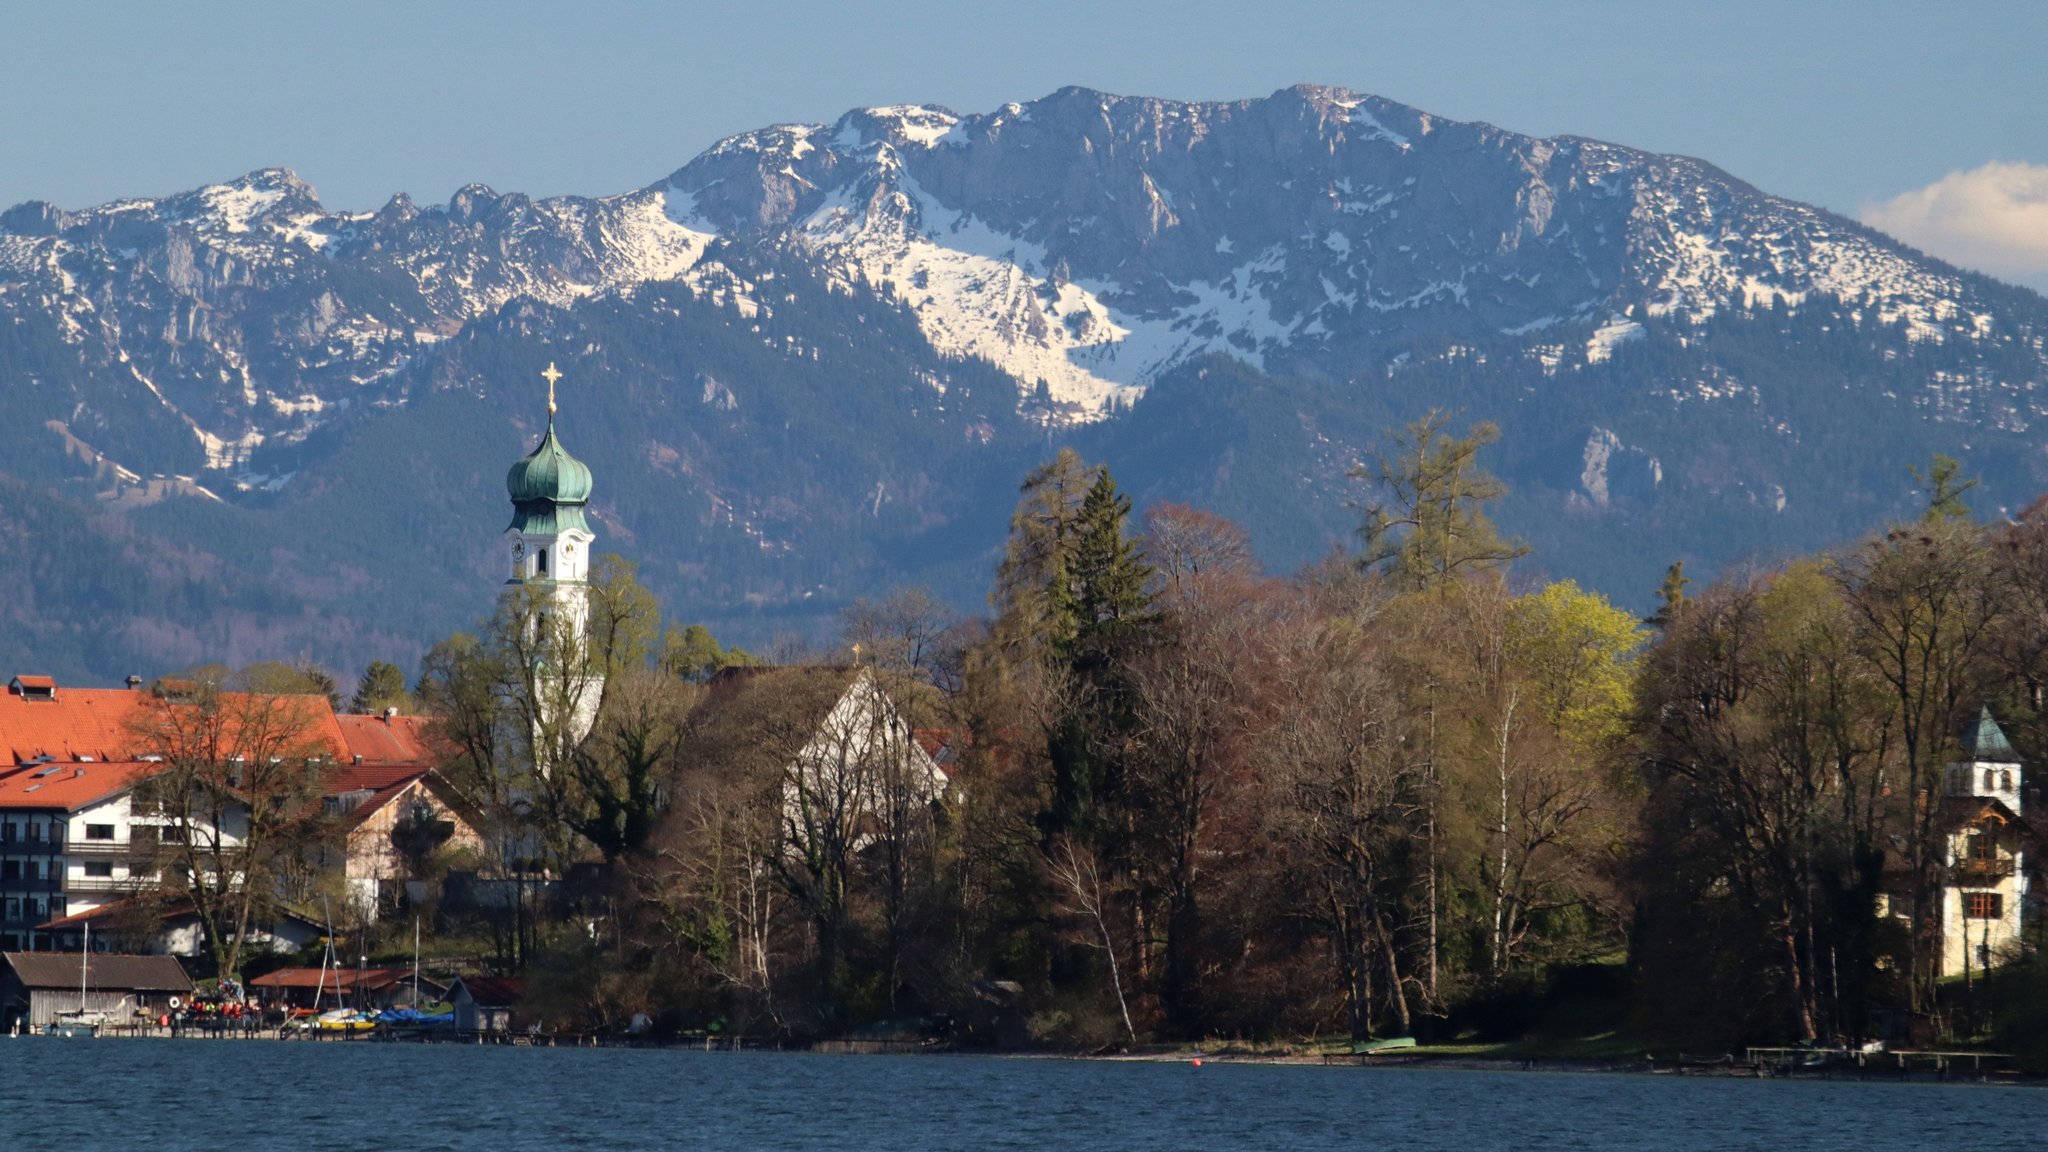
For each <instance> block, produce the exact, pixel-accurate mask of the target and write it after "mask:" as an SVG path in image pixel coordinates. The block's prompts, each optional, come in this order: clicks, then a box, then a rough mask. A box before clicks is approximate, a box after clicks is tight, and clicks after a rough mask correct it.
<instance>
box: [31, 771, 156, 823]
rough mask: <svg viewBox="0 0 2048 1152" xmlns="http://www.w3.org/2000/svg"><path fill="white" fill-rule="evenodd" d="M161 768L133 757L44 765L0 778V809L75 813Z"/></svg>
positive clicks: (129, 786)
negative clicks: (52, 809) (128, 758)
mask: <svg viewBox="0 0 2048 1152" xmlns="http://www.w3.org/2000/svg"><path fill="white" fill-rule="evenodd" d="M162 768H163V765H161V764H147V763H142V762H139V761H133V760H117V761H114V762H113V763H106V762H95V763H91V764H45V765H43V766H42V767H34V766H29V767H25V768H21V769H17V770H16V771H13V772H10V773H8V774H7V775H6V776H4V777H0V809H23V808H57V809H61V810H63V811H65V812H76V811H78V810H79V809H81V808H87V807H90V806H92V805H94V804H97V803H98V802H100V801H102V800H105V799H107V798H108V797H110V796H117V795H119V794H120V793H122V792H124V791H126V790H127V789H129V788H131V787H133V786H134V784H135V782H136V781H138V780H141V779H142V778H144V777H146V776H148V775H150V774H151V773H153V772H157V771H159V770H161V769H162Z"/></svg>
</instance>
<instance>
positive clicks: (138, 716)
mask: <svg viewBox="0 0 2048 1152" xmlns="http://www.w3.org/2000/svg"><path fill="white" fill-rule="evenodd" d="M15 681H16V682H18V683H21V684H30V683H31V682H34V683H35V684H36V685H43V686H47V687H48V688H49V690H50V691H51V696H50V697H49V698H47V699H32V698H30V697H28V696H25V695H22V694H20V693H16V692H12V691H10V692H8V693H6V694H5V695H0V769H4V768H5V767H6V766H7V765H8V764H10V763H13V764H27V763H29V762H31V761H33V760H36V759H37V758H39V757H48V758H50V759H52V760H61V761H65V762H67V763H68V762H72V761H93V760H131V759H134V758H135V757H136V756H137V755H142V754H146V753H148V752H150V751H152V750H151V749H146V748H139V747H137V746H136V745H137V743H138V740H137V738H136V736H135V728H136V726H137V723H138V722H141V721H143V720H144V715H143V714H144V712H145V711H146V710H147V709H151V708H181V707H187V705H185V704H183V703H181V702H179V701H178V700H176V699H175V698H166V697H162V696H158V695H156V694H155V693H152V692H138V691H134V690H131V689H125V688H64V687H61V686H57V685H55V684H54V682H52V681H50V678H49V677H47V676H17V677H15ZM229 699H230V700H237V699H243V697H239V696H234V695H230V696H229ZM276 700H277V706H278V707H280V708H283V707H293V708H302V709H304V710H305V712H306V719H307V721H308V722H309V724H308V727H309V730H308V731H307V733H306V736H307V737H308V739H309V740H310V741H311V742H312V743H314V744H316V745H318V746H319V747H320V749H321V750H322V751H323V752H325V753H326V754H327V755H329V756H332V757H334V758H335V759H336V760H350V759H353V758H355V757H356V756H358V755H361V756H362V757H363V758H364V759H365V760H388V761H397V760H416V761H419V762H421V763H431V762H432V759H433V754H432V752H431V750H430V748H429V745H428V744H427V741H426V736H425V729H426V725H427V721H425V720H419V719H412V718H405V717H400V718H398V720H399V722H398V723H394V724H391V725H388V726H387V725H384V721H383V719H382V717H369V716H364V717H350V718H349V719H350V721H351V724H350V729H352V730H355V731H356V732H357V736H356V738H355V739H354V740H351V739H350V738H349V737H348V736H347V735H346V734H345V730H344V727H343V724H342V722H341V718H339V717H337V716H336V715H335V714H334V708H333V706H332V705H330V704H329V703H328V702H327V698H326V697H324V696H280V697H277V698H276ZM370 723H374V724H377V725H379V726H381V727H384V728H385V732H386V733H388V734H389V735H388V736H385V737H383V738H380V739H377V740H375V741H374V742H372V736H371V735H370V734H368V733H367V732H366V729H367V725H368V724H370ZM357 744H362V745H364V750H363V751H360V752H359V751H357V750H356V748H355V745H357Z"/></svg>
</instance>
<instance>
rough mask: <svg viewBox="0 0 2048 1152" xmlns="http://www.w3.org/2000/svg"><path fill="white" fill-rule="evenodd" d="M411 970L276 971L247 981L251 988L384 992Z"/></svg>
mask: <svg viewBox="0 0 2048 1152" xmlns="http://www.w3.org/2000/svg"><path fill="white" fill-rule="evenodd" d="M411 979H412V969H410V968H381V967H380V968H362V969H356V968H329V969H326V970H325V971H324V972H323V971H322V970H321V969H318V968H279V969H278V970H277V971H275V972H266V973H264V974H263V975H261V976H258V977H256V978H255V979H254V980H251V981H249V987H251V988H305V989H314V988H318V987H320V986H321V985H322V983H323V982H324V983H325V985H326V986H327V987H328V988H339V989H341V990H342V991H344V992H346V991H348V990H349V989H351V988H355V987H358V986H360V987H363V988H385V987H389V986H390V985H392V984H396V983H398V982H399V981H400V980H411Z"/></svg>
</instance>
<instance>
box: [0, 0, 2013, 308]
mask: <svg viewBox="0 0 2048 1152" xmlns="http://www.w3.org/2000/svg"><path fill="white" fill-rule="evenodd" d="M0 44H4V45H6V54H5V59H6V64H5V66H4V67H0V205H8V204H14V203H17V202H19V201H22V200H27V199H43V200H50V201H54V202H55V203H57V204H58V205H60V206H63V207H70V208H75V207H82V206H86V205H90V204H97V203H103V202H105V201H107V200H111V199H116V198H120V197H124V196H148V195H159V194H163V193H169V192H175V191H181V190H184V189H188V188H193V187H197V186H199V185H201V184H204V183H207V182H211V181H217V180H224V179H228V178H231V177H234V176H236V175H239V174H241V173H243V172H247V171H250V170H253V169H256V168H262V167H270V166H280V167H286V168H290V169H292V170H294V171H296V172H297V173H298V174H299V175H300V176H301V177H303V178H304V179H306V180H307V181H309V182H310V183H312V184H313V185H314V187H315V188H316V189H317V190H318V191H319V193H320V196H321V200H322V202H323V203H325V204H326V205H327V206H328V207H330V208H336V209H352V210H361V209H368V208H374V207H376V206H378V205H380V204H382V203H383V202H384V201H385V200H387V199H389V198H390V197H391V195H392V194H393V193H396V192H399V191H404V192H407V193H409V194H410V195H412V196H413V198H414V199H416V200H419V201H421V202H423V203H427V202H439V201H445V200H446V199H447V197H448V196H449V195H450V194H451V193H452V192H454V191H455V189H457V188H459V187H461V186H462V185H464V184H468V183H471V182H481V183H485V184H489V185H491V186H492V187H494V188H496V189H498V190H499V191H522V192H527V193H530V194H534V195H551V194H556V193H580V194H602V193H611V192H619V191H625V190H628V189H632V188H637V187H641V186H644V185H646V184H649V183H652V182H654V181H655V180H657V179H659V178H660V177H662V176H664V175H666V174H668V173H669V172H671V171H673V170H675V169H676V168H679V167H681V166H682V165H683V164H684V163H686V162H687V161H688V160H689V159H690V158H691V157H692V156H694V155H696V154H697V153H698V152H699V151H701V150H702V149H704V148H705V147H706V146H708V145H710V144H711V143H713V142H714V141H716V140H718V139H719V138H721V137H724V136H727V135H730V134H732V133H735V132H742V131H746V130H749V129H752V128H758V127H762V126H764V125H767V124H771V123H778V122H786V121H829V120H832V119H835V118H836V117H837V116H838V115H839V114H840V113H841V112H844V111H845V110H847V109H848V108H853V107H859V106H865V105H875V104H893V103H933V104H943V105H946V106H948V107H950V108H953V109H954V110H956V111H960V112H975V111H987V110H989V109H991V108H994V107H995V106H997V105H999V104H1003V103H1006V102H1008V101H1012V100H1017V101H1024V100H1030V99H1033V98H1036V97H1039V96H1043V95H1045V94H1047V93H1049V92H1051V91H1053V90H1054V89H1057V88H1060V87H1063V86H1065V85H1068V84H1081V85H1086V86H1089V87H1094V88H1100V89H1104V90H1107V91H1111V92H1117V93H1122V94H1130V95H1146V96H1162V97H1171V98H1180V99H1200V100H1222V99H1240V98H1245V97H1251V96H1261V95H1265V94H1267V93H1270V92H1272V91H1274V90H1276V89H1279V88H1283V87H1286V86H1288V85H1291V84H1295V83H1300V82H1313V83H1323V84H1337V85H1343V86H1345V87H1349V88H1353V89H1356V90H1358V91H1361V92H1370V93H1374V94H1377V95H1381V96H1385V97H1388V98H1390V99H1393V100H1398V101H1401V102H1403V103H1407V104H1412V105H1414V106H1416V107H1419V108H1422V109H1424V110H1426V111H1429V112H1432V113H1435V114H1438V115H1442V116H1449V117H1452V118H1455V119H1461V120H1485V121H1489V122H1491V123H1494V124H1497V125H1500V126H1502V127H1505V128H1510V129H1514V130H1517V131H1522V132H1530V133H1535V134H1539V135H1552V134H1564V133H1570V134H1575V135H1582V136H1592V137H1596V138H1599V139H1603V140H1609V141H1613V142H1615V143H1620V144H1627V145H1630V146H1634V147H1638V148H1646V149H1651V150H1655V151H1661V152H1678V153H1684V154H1687V155H1692V156H1698V157H1701V158H1703V159H1706V160H1708V161H1711V162H1713V163H1714V164H1716V165H1718V166H1720V167H1721V168H1723V169H1725V170H1727V171H1729V172H1731V173H1733V174H1734V175H1736V176H1738V177H1740V178H1742V179H1745V180H1747V181H1749V182H1750V183H1752V184H1755V185H1756V186H1758V187H1760V188H1762V189H1764V190H1765V191H1768V192H1772V193H1775V194H1778V195H1781V196H1788V197H1791V198H1793V199H1797V200H1803V201H1807V202H1809V203H1815V204H1819V205H1822V206H1824V207H1827V208H1832V209H1834V210H1836V211H1839V212H1844V213H1847V214H1850V215H1854V216H1858V217H1860V218H1863V219H1866V220H1868V221H1870V222H1872V223H1875V224H1877V225H1878V226H1879V227H1882V228H1885V229H1886V230H1887V231H1891V232H1893V233H1894V234H1896V235H1899V236H1901V237H1902V238H1904V239H1906V240H1908V241H1909V242H1912V243H1914V244H1916V245H1917V246H1919V247H1921V248H1923V249H1925V250H1927V251H1929V252H1932V253H1934V254H1935V255H1939V256H1943V257H1946V258H1948V259H1951V260H1954V261H1957V262H1959V263H1964V264H1966V265H1968V266H1971V267H1976V268H1980V269H1982V270H1984V271H1988V272H1991V273H1993V274H1994V275H1999V276H2002V277H2004V278H2006V279H2009V280H2014V281H2017V282H2022V283H2028V284H2030V285H2032V286H2034V287H2037V288H2042V289H2048V66H2044V65H2043V63H2042V60H2043V57H2042V54H2041V46H2042V45H2043V44H2048V2H2043V0H1995V2H1994V0H1984V2H1971V0H1948V2H1947V3H1943V4H1928V3H1925V2H1924V0H1917V2H1914V3H1903V2H1894V0H1862V2H1859V3H1857V4H1853V5H1847V4H1821V3H1804V4H1802V3H1796V2H1792V0H1776V2H1774V3H1757V2H1751V0H1717V2H1715V3H1711V4H1701V3H1685V4H1677V3H1660V2H1656V0H1633V2H1630V3H1615V2H1608V0H1550V2H1537V0H1470V2H1464V3H1457V2H1448V3H1427V4H1425V3H1415V2H1413V0H1410V2H1408V3H1401V4H1381V3H1342V2H1339V0H1321V2H1317V3H1304V2H1296V0H1177V2H1174V3H1153V2H1144V3H1114V2H1110V0H1096V2H1094V3H1072V2H1069V0H1032V2H1031V3H1025V4H1015V3H1006V4H987V3H975V2H970V0H951V2H948V3H941V2H934V0H889V2H883V0H834V2H815V0H780V2H777V0H769V2H760V0H757V2H754V3H727V2H696V3H690V2H683V0H669V2H665V3H647V2H623V0H619V2H608V0H580V2H579V3H577V4H575V5H569V4H564V3H560V2H559V0H555V2H552V3H545V4H542V3H527V2H524V0H495V2H493V3H490V4H488V5H487V4H484V3H475V4H455V3H434V2H430V0H410V2H408V3H385V2H381V0H376V2H370V0H365V2H350V0H330V2H328V3H323V4H318V5H300V4H289V3H278V2H276V0H265V2H263V3H213V2H205V0H192V2H187V3H179V4H163V3H161V2H153V3H126V2H104V3H94V4H89V5H87V4H75V3H68V2H66V3H58V2H54V0H8V2H7V3H5V4H4V5H0Z"/></svg>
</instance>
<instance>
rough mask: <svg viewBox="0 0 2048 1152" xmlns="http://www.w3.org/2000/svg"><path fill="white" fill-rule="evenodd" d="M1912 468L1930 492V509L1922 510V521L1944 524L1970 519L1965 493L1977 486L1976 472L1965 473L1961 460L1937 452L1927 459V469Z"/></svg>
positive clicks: (1928, 507)
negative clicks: (1974, 473) (1967, 474)
mask: <svg viewBox="0 0 2048 1152" xmlns="http://www.w3.org/2000/svg"><path fill="white" fill-rule="evenodd" d="M1912 472H1913V479H1914V480H1916V481H1918V482H1919V484H1920V490H1921V491H1922V492H1924V493H1926V495H1927V510H1926V511H1924V512H1922V513H1921V514H1920V519H1921V522H1922V523H1926V524H1943V523H1948V522H1951V521H1963V520H1969V519H1971V515H1970V506H1969V505H1968V504H1967V503H1964V501H1963V495H1964V494H1965V493H1967V492H1969V491H1970V490H1971V489H1972V488H1975V487H1976V486H1977V484H1978V481H1977V478H1976V477H1974V476H1964V475H1963V465H1962V461H1960V460H1957V459H1956V458H1955V457H1953V456H1947V455H1943V454H1942V453H1939V452H1937V453H1935V454H1934V458H1933V459H1932V460H1930V461H1929V462H1928V464H1927V471H1925V472H1922V471H1921V470H1920V469H1918V468H1915V469H1913V470H1912Z"/></svg>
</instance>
